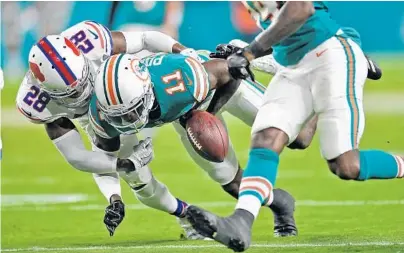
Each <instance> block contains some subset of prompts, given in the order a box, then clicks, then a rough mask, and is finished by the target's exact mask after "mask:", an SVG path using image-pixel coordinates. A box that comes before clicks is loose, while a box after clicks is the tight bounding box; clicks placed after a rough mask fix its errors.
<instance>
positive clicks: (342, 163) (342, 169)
mask: <svg viewBox="0 0 404 253" xmlns="http://www.w3.org/2000/svg"><path fill="white" fill-rule="evenodd" d="M328 166H329V168H330V170H331V172H332V173H334V174H335V175H337V176H338V177H339V178H341V179H345V180H352V179H357V178H358V175H359V169H360V161H359V156H358V152H357V151H356V150H351V151H348V152H345V153H344V154H342V155H340V156H338V157H337V158H335V159H332V160H329V161H328Z"/></svg>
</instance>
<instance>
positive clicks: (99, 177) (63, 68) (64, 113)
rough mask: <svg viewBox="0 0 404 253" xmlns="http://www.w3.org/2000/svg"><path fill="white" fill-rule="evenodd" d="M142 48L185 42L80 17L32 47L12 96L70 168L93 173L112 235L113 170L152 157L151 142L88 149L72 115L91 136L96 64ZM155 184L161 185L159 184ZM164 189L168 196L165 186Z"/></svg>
mask: <svg viewBox="0 0 404 253" xmlns="http://www.w3.org/2000/svg"><path fill="white" fill-rule="evenodd" d="M143 49H146V50H148V51H151V52H176V53H179V52H181V51H182V50H183V49H185V47H184V46H182V45H181V44H180V43H178V42H177V41H175V40H174V39H172V38H171V37H169V36H167V35H165V34H162V33H160V32H118V31H117V32H111V31H109V30H108V29H107V28H105V27H104V26H103V25H101V24H98V23H96V22H93V21H84V22H81V23H79V24H76V25H74V26H72V27H70V28H68V29H67V30H65V31H64V32H62V33H61V35H58V36H56V35H53V36H47V37H44V38H42V39H41V40H40V41H38V43H36V44H35V45H34V46H33V47H32V48H31V51H30V53H29V68H30V70H29V71H28V73H27V74H26V76H25V78H24V80H23V82H22V84H21V86H20V88H19V91H18V94H17V98H16V103H17V108H18V110H19V111H20V112H21V113H22V114H23V115H24V116H25V117H26V118H28V119H29V120H30V121H31V122H33V123H37V124H43V125H44V126H45V130H46V132H47V134H48V136H49V138H50V140H52V142H53V143H54V144H55V146H56V147H57V149H58V150H59V151H60V152H61V154H62V155H63V156H64V157H65V159H66V160H67V161H68V162H69V163H70V164H71V165H72V166H73V167H75V168H77V169H79V170H82V171H86V172H91V173H94V174H93V175H94V179H95V181H96V183H97V185H98V186H99V188H100V190H101V192H102V193H103V194H104V196H105V197H106V198H107V200H108V201H109V202H110V205H109V206H108V207H107V209H106V214H105V219H104V222H105V223H106V225H107V228H108V230H109V231H110V233H111V235H113V233H114V230H115V228H116V226H117V225H118V224H119V223H120V222H121V221H122V219H123V217H124V204H123V202H122V199H121V188H120V185H119V177H118V174H117V172H119V171H126V172H130V171H134V170H136V169H139V168H140V167H142V166H144V165H146V164H147V163H148V162H149V161H150V160H151V158H152V149H151V147H150V145H149V143H150V141H148V140H146V141H144V142H143V143H141V145H135V144H133V143H131V142H130V139H129V141H128V145H127V148H126V150H125V149H123V150H122V154H118V158H117V156H116V155H115V154H111V153H105V152H100V151H99V150H98V149H97V148H96V147H95V146H93V151H88V150H86V148H85V147H84V144H83V142H82V140H81V137H80V134H79V132H78V131H77V129H76V126H75V124H74V123H73V122H72V120H77V121H78V123H79V125H80V126H81V127H82V128H84V129H85V130H86V131H87V133H88V135H89V136H91V135H92V132H91V128H88V117H87V112H88V108H89V101H90V97H91V95H92V92H93V82H94V78H95V71H96V69H97V68H98V66H99V65H100V64H101V62H102V61H103V60H104V59H106V58H107V57H108V56H110V55H113V54H116V53H124V52H126V53H136V52H138V51H140V50H143ZM131 144H133V145H132V146H130V145H131ZM134 146H136V147H135V149H133V147H134ZM126 174H127V173H126ZM129 174H130V173H129ZM159 186H160V188H161V189H162V190H163V191H164V190H166V187H165V185H163V184H162V183H159ZM150 194H151V195H152V193H150ZM164 194H166V195H170V196H172V195H171V194H170V193H169V192H168V190H166V191H165V192H164ZM139 199H140V200H141V201H142V199H141V198H139ZM152 207H153V206H152ZM182 207H183V203H182V202H181V201H178V204H176V208H178V210H179V211H177V213H178V214H181V212H182V210H183V208H182ZM173 212H175V210H174V211H173ZM177 213H175V214H177ZM183 221H185V219H183V220H182V221H180V222H182V223H181V224H183V223H184V222H183ZM184 226H185V225H184ZM184 228H185V229H186V234H187V235H189V236H191V237H192V236H195V237H197V236H198V235H197V234H196V233H193V231H192V228H190V227H189V226H188V227H184Z"/></svg>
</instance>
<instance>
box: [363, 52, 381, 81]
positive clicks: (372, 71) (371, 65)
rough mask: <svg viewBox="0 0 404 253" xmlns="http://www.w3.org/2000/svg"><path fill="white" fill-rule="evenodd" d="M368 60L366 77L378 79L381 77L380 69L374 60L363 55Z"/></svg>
mask: <svg viewBox="0 0 404 253" xmlns="http://www.w3.org/2000/svg"><path fill="white" fill-rule="evenodd" d="M365 57H366V60H367V62H368V78H369V79H372V80H379V79H380V78H381V77H382V70H381V68H380V67H379V66H378V65H377V64H376V62H375V61H374V60H372V59H370V57H369V56H367V55H365Z"/></svg>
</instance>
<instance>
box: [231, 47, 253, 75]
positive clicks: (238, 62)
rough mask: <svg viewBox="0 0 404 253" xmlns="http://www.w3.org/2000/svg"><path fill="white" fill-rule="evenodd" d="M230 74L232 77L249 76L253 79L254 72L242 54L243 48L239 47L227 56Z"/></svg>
mask: <svg viewBox="0 0 404 253" xmlns="http://www.w3.org/2000/svg"><path fill="white" fill-rule="evenodd" d="M227 63H228V66H229V72H230V75H231V76H232V77H233V78H234V79H247V78H250V79H251V80H252V81H255V78H254V74H253V72H252V71H251V69H250V62H249V60H248V59H247V57H246V56H245V55H244V49H239V50H238V51H237V52H236V53H235V54H232V55H230V56H229V58H227Z"/></svg>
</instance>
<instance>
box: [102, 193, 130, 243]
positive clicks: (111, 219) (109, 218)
mask: <svg viewBox="0 0 404 253" xmlns="http://www.w3.org/2000/svg"><path fill="white" fill-rule="evenodd" d="M124 217H125V204H124V203H123V202H122V201H121V200H115V201H113V202H112V203H111V204H110V205H109V206H107V208H105V216H104V224H105V226H106V227H107V230H108V232H109V235H110V236H113V235H114V233H115V229H116V228H117V227H118V226H119V224H121V222H122V220H123V218H124Z"/></svg>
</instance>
